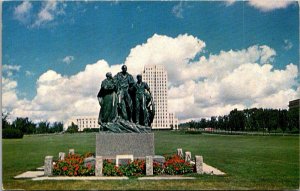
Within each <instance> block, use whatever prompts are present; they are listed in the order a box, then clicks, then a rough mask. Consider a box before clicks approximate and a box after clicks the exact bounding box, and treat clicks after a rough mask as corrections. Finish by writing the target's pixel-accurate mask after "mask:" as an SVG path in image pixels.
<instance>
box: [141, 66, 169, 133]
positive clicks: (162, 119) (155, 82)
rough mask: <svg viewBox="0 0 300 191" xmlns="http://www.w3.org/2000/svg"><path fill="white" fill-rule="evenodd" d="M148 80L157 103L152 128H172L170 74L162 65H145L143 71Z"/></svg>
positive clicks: (144, 79) (146, 80)
mask: <svg viewBox="0 0 300 191" xmlns="http://www.w3.org/2000/svg"><path fill="white" fill-rule="evenodd" d="M142 76H143V81H144V82H147V83H148V85H149V87H150V91H151V93H152V96H153V100H154V104H155V116H154V121H153V123H152V129H171V125H170V120H169V113H168V84H167V83H168V74H167V71H166V70H165V68H164V66H162V65H148V66H145V68H144V71H143V73H142Z"/></svg>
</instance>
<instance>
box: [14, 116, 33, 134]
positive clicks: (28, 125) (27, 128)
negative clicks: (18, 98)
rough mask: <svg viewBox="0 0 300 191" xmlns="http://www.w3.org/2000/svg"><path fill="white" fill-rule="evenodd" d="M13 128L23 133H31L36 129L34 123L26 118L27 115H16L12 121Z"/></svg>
mask: <svg viewBox="0 0 300 191" xmlns="http://www.w3.org/2000/svg"><path fill="white" fill-rule="evenodd" d="M12 126H13V128H14V129H19V130H20V131H21V132H22V133H24V134H33V133H34V132H35V130H36V125H35V124H34V123H33V122H32V121H30V120H29V119H28V117H25V118H22V117H17V119H15V121H14V122H13V123H12Z"/></svg>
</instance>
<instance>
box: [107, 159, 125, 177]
mask: <svg viewBox="0 0 300 191" xmlns="http://www.w3.org/2000/svg"><path fill="white" fill-rule="evenodd" d="M103 175H104V176H123V173H122V172H121V171H120V170H119V168H118V167H117V166H116V164H115V163H113V162H112V160H104V161H103Z"/></svg>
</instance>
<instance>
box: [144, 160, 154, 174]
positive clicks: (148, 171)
mask: <svg viewBox="0 0 300 191" xmlns="http://www.w3.org/2000/svg"><path fill="white" fill-rule="evenodd" d="M146 175H147V176H152V175H153V158H152V156H146Z"/></svg>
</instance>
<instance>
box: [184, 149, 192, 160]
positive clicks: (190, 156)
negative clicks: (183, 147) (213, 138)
mask: <svg viewBox="0 0 300 191" xmlns="http://www.w3.org/2000/svg"><path fill="white" fill-rule="evenodd" d="M191 159H192V154H191V152H190V151H187V152H185V161H186V162H190V161H191Z"/></svg>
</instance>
